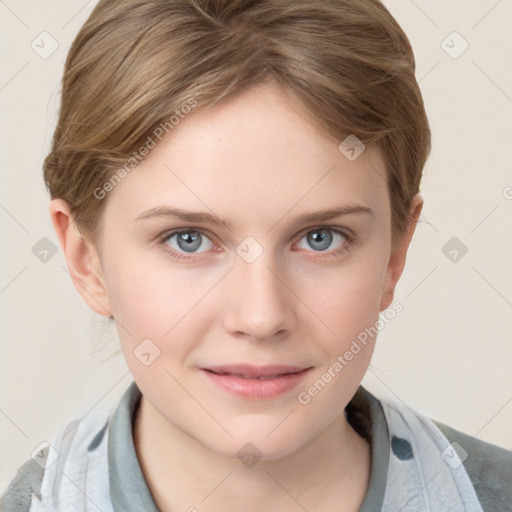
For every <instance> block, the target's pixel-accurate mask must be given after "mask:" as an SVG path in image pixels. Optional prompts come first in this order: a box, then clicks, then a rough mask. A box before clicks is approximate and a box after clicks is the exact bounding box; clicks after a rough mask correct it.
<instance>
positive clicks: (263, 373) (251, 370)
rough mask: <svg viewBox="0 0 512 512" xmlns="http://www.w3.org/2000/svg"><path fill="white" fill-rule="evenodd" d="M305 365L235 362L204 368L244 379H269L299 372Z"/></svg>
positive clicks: (218, 373)
mask: <svg viewBox="0 0 512 512" xmlns="http://www.w3.org/2000/svg"><path fill="white" fill-rule="evenodd" d="M306 368H307V367H305V366H290V365H283V364H275V365H270V366H252V365H249V364H234V365H223V366H211V367H208V368H204V370H207V371H210V372H213V373H216V374H217V375H230V376H233V377H241V378H243V379H260V380H267V379H273V378H276V377H279V376H281V375H288V374H292V373H299V372H301V371H302V370H305V369H306Z"/></svg>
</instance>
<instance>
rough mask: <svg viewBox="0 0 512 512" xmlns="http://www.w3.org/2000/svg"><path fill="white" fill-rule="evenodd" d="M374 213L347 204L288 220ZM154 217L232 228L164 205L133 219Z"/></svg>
mask: <svg viewBox="0 0 512 512" xmlns="http://www.w3.org/2000/svg"><path fill="white" fill-rule="evenodd" d="M364 214H366V215H370V216H373V215H374V211H373V210H372V209H371V208H369V207H368V206H364V205H361V204H348V205H344V206H341V207H337V208H329V209H327V210H320V211H316V212H311V213H304V214H302V215H299V216H298V217H295V218H294V219H292V220H291V221H290V223H294V224H306V223H309V222H323V221H326V220H330V219H334V218H336V217H342V216H345V215H364ZM154 217H176V218H178V219H181V220H182V221H184V222H191V223H198V224H200V223H204V224H211V225H214V226H220V225H224V226H227V227H228V228H229V229H231V228H232V224H231V223H230V222H227V221H225V220H224V219H221V218H220V217H218V216H217V215H213V214H211V213H207V212H193V211H189V210H180V209H178V208H173V207H170V206H166V205H160V206H156V207H155V208H150V209H149V210H146V211H144V212H142V213H140V214H139V215H138V216H137V217H136V218H135V220H142V219H149V218H154Z"/></svg>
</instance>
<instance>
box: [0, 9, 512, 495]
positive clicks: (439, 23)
mask: <svg viewBox="0 0 512 512" xmlns="http://www.w3.org/2000/svg"><path fill="white" fill-rule="evenodd" d="M95 4H96V1H95V0H93V1H90V2H86V1H78V0H73V1H70V0H66V1H64V0H60V1H57V0H51V1H50V0H47V1H45V2H40V1H38V0H30V1H28V0H25V1H23V0H20V1H14V0H3V1H1V2H0V29H1V30H0V37H1V39H2V48H3V51H2V66H1V71H0V73H1V74H0V108H1V114H2V120H1V123H0V126H1V130H2V133H1V152H0V164H1V172H2V186H1V189H0V190H1V191H0V221H1V224H0V225H1V230H2V232H1V235H2V251H1V275H0V306H1V315H2V317H1V322H2V323H1V325H2V326H3V331H2V352H1V357H0V364H1V367H0V375H1V388H0V440H1V441H0V442H1V447H0V450H1V452H0V453H1V456H0V491H3V490H4V488H5V487H6V486H7V484H8V482H9V481H10V480H11V478H12V477H13V476H14V473H15V471H16V468H17V467H19V465H21V464H22V463H23V462H24V461H25V460H27V459H28V458H29V457H30V454H31V452H32V451H33V450H34V449H35V448H36V447H37V446H38V444H39V443H40V442H41V441H43V440H49V439H51V437H52V435H53V434H54V433H55V431H56V430H57V429H58V428H59V427H60V426H62V425H63V423H64V422H67V421H68V420H69V419H70V418H71V417H72V416H74V415H81V416H83V415H84V414H85V413H86V412H87V411H89V410H90V409H92V408H94V407H101V408H107V409H108V408H110V407H113V406H114V404H115V403H116V402H117V401H118V400H119V398H120V396H121V395H122V393H123V392H124V390H125V389H126V387H127V386H128V384H129V383H130V382H131V380H132V379H131V374H130V373H129V372H128V369H127V367H126V364H125V363H124V360H123V359H122V356H121V355H120V354H118V355H116V356H115V357H113V358H111V359H108V358H109V357H110V356H111V355H112V354H114V353H115V352H116V351H117V350H118V341H117V338H116V334H115V332H114V330H113V329H112V328H110V327H108V326H106V324H105V323H104V321H103V320H102V318H101V317H95V315H94V313H92V312H91V311H89V310H88V309H87V307H86V305H85V304H84V303H83V302H82V299H81V298H80V297H79V295H78V293H77V292H76V291H75V289H74V287H73V285H72V283H71V278H70V276H69V274H68V273H67V270H66V264H65V260H64V258H63V255H62V252H61V251H60V248H59V251H58V252H57V254H56V255H55V256H54V257H52V258H51V259H49V261H47V262H46V263H43V262H41V261H39V259H37V258H36V257H35V255H34V254H33V253H32V247H33V246H34V245H35V244H36V243H37V242H38V241H39V240H40V239H41V238H42V237H48V238H49V239H50V240H52V241H53V242H54V243H55V244H56V245H58V240H57V237H56V235H55V233H54V232H53V228H52V225H51V222H50V218H49V215H48V212H47V209H48V203H49V197H48V195H47V193H46V190H45V188H44V184H43V180H42V171H41V166H42V161H43V158H44V157H45V155H46V153H47V151H48V149H49V147H50V140H51V136H52V132H53V129H54V126H55V120H56V112H57V107H58V95H59V91H60V80H61V76H62V70H63V62H64V59H65V56H66V54H67V50H68V48H69V46H70V44H71V41H72V40H73V38H74V36H75V35H76V33H77V31H78V30H79V28H80V27H81V25H82V24H83V22H84V21H85V20H86V18H87V16H88V15H89V13H90V12H91V10H92V9H93V7H94V5H95ZM385 4H386V5H387V6H388V8H389V9H390V10H391V12H392V13H393V15H394V16H395V17H396V18H397V20H398V22H399V23H400V24H401V25H402V27H403V28H404V30H405V32H406V33H407V34H408V36H409V38H410V40H411V43H412V45H413V48H414V50H415V54H416V59H417V78H418V80H419V81H420V86H421V89H422V92H423V95H424V98H425V102H426V108H427V112H428V115H429V118H430V121H431V126H432V132H433V150H432V155H431V157H430V160H429V162H428V164H427V166H426V169H425V173H424V178H423V182H422V187H421V191H422V194H423V197H424V199H425V207H424V210H423V214H422V217H421V224H420V225H419V226H418V228H417V230H416V235H415V239H414V240H413V243H412V246H411V248H410V251H409V256H408V260H407V264H406V269H405V272H404V275H403V277H402V279H401V281H400V283H399V286H398V289H397V293H396V296H395V299H396V300H398V301H400V302H401V303H402V304H403V307H404V309H403V311H402V312H401V313H399V314H398V315H397V317H396V318H395V319H394V320H393V321H392V322H391V323H389V324H388V325H387V326H386V327H385V328H384V329H383V330H382V331H381V333H380V334H379V341H378V346H377V350H376V353H375V356H374V358H373V361H372V365H373V366H372V367H371V369H370V370H369V371H368V374H367V376H366V377H365V380H364V384H366V385H367V386H368V388H369V389H370V390H372V391H373V392H374V393H376V394H377V395H378V396H397V397H399V398H400V399H401V400H403V401H405V402H406V403H408V404H409V405H411V406H413V407H415V408H417V409H418V410H419V411H421V412H423V413H426V414H428V415H429V416H430V417H433V418H436V419H439V420H441V421H443V422H445V423H448V424H449V425H451V426H453V427H455V428H457V429H459V430H463V431H465V432H467V433H469V434H471V435H476V436H477V437H479V438H481V439H484V440H487V441H491V442H493V443H496V444H499V445H502V446H504V447H507V448H508V449H512V429H511V426H512V378H511V370H510V368H511V360H512V335H511V331H512V272H511V262H512V241H511V239H512V237H511V235H512V165H511V164H512V142H511V135H512V99H511V98H512V71H511V63H512V38H511V31H510V20H511V19H512V2H511V1H510V0H501V1H497V0H478V1H476V0H449V1H444V2H431V1H427V0H415V1H412V0H394V1H391V0H386V1H385ZM43 31H46V32H48V33H49V34H51V36H52V37H53V38H54V39H55V40H56V41H57V42H58V45H59V46H58V49H57V50H56V51H55V52H54V53H53V54H52V55H50V56H49V57H48V58H46V59H43V58H41V57H40V56H39V55H38V53H36V52H35V51H34V50H33V49H32V47H31V43H32V42H33V41H35V42H36V43H38V41H40V34H41V33H42V32H43ZM453 31H457V32H458V33H459V34H460V35H461V36H462V38H464V40H465V41H467V43H468V44H469V47H468V48H467V50H466V51H465V52H464V53H462V54H461V55H460V56H459V57H458V58H452V57H451V56H450V55H449V54H448V53H447V52H446V51H445V49H444V48H446V49H447V50H448V51H449V52H451V53H452V55H454V52H459V51H460V50H461V49H462V48H463V46H461V44H463V40H462V39H460V38H457V36H453V35H452V36H450V34H451V33H452V32H453ZM448 36H449V37H448ZM44 37H47V36H44ZM447 37H448V39H446V38H447ZM444 40H446V42H445V43H444V44H442V42H443V41H444ZM39 44H40V46H41V43H39ZM46 48H48V46H46ZM452 237H457V239H459V240H460V242H462V243H463V244H464V245H465V246H467V249H468V251H467V253H466V254H465V255H464V256H463V257H461V258H460V259H459V260H458V261H457V262H453V261H451V260H450V259H449V258H448V257H447V256H445V254H444V253H443V251H442V248H443V247H444V246H445V244H446V243H447V242H448V241H449V240H450V239H451V238H452ZM107 359H108V360H107Z"/></svg>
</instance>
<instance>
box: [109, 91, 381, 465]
mask: <svg viewBox="0 0 512 512" xmlns="http://www.w3.org/2000/svg"><path fill="white" fill-rule="evenodd" d="M340 142H341V141H340ZM379 175H380V176H381V177H382V176H385V168H384V164H383V162H382V159H381V157H380V154H379V152H378V151H377V150H376V148H373V147H370V146H367V147H366V149H365V151H364V152H363V153H362V154H361V155H360V156H359V157H358V158H357V159H356V160H354V161H350V160H349V159H348V158H346V156H345V155H344V154H342V153H341V152H340V150H339V149H338V143H336V142H333V141H331V140H329V139H327V138H325V136H324V135H323V134H322V133H321V132H320V131H319V130H318V129H317V128H315V127H314V126H313V125H312V124H310V122H308V121H307V120H306V118H305V117H303V116H302V115H301V114H300V110H299V108H298V107H297V105H296V104H294V103H293V102H292V101H291V100H290V99H289V98H288V97H287V96H286V94H285V93H284V92H283V91H281V90H280V89H278V88H277V86H274V85H270V84H267V85H264V86H259V87H257V88H253V89H251V90H249V91H247V92H244V93H242V94H239V95H238V96H235V97H232V98H230V99H228V100H225V101H224V102H223V103H219V104H217V105H216V106H215V107H213V108H211V109H207V110H198V111H193V112H192V113H190V114H189V115H188V116H187V117H185V118H184V119H182V120H181V121H180V123H179V125H178V126H176V127H175V128H174V130H173V131H172V132H170V134H169V135H168V136H167V138H164V139H163V140H162V142H161V143H159V145H158V146H157V147H156V148H154V149H153V150H152V151H151V153H150V154H149V155H148V156H147V157H146V158H145V159H144V160H143V161H142V162H141V163H140V164H139V165H138V167H136V168H135V169H134V170H133V171H132V172H131V173H129V174H128V175H127V176H126V177H125V178H124V179H123V181H122V182H121V183H120V184H118V185H117V186H116V187H115V188H114V189H113V190H112V191H111V192H109V194H108V197H107V198H106V199H104V200H106V201H107V204H106V208H105V211H104V218H103V225H102V230H101V238H100V244H99V247H100V248H101V249H100V250H99V262H100V265H101V272H102V274H103V278H102V279H103V281H104V285H105V288H106V293H107V295H108V304H109V307H110V309H111V312H112V315H113V316H114V318H115V319H116V321H117V326H118V333H119V338H120V342H121V346H122V351H123V353H124V357H125V359H126V361H127V364H128V366H129V368H130V370H131V372H132V375H133V377H134V379H135V381H136V382H137V384H138V386H139V388H140V389H141V391H142V393H143V395H144V400H145V401H146V403H147V404H148V406H149V407H151V408H153V410H154V412H155V414H156V415H158V417H159V418H160V419H161V421H163V422H164V423H166V424H168V425H169V426H172V428H178V429H179V430H181V431H183V432H185V433H187V434H188V435H190V436H192V438H194V439H196V440H197V441H198V442H200V443H201V444H202V445H204V446H206V447H208V448H209V449H211V450H214V451H215V452H217V453H219V454H225V455H230V456H236V453H237V452H238V450H240V448H241V447H242V446H243V445H244V444H245V443H246V442H252V443H253V444H254V445H255V446H256V447H258V449H259V450H260V451H261V452H262V454H263V457H264V458H268V459H272V458H276V457H280V456H284V455H286V454H288V453H291V452H293V451H295V450H297V449H298V448H300V447H301V446H303V445H305V444H306V443H307V442H308V441H309V440H311V439H312V438H313V437H314V436H316V435H317V434H318V433H319V432H321V431H322V430H324V429H325V428H326V427H327V426H328V425H329V424H331V423H332V422H333V421H334V420H335V419H336V418H339V417H340V415H341V414H343V409H344V407H345V406H346V405H347V403H348V402H349V400H350V399H351V397H352V396H353V394H354V393H355V391H356V389H357V387H358V386H359V384H360V381H361V379H362V378H363V375H364V373H365V371H366V369H367V367H368V365H369V362H370V358H371V355H372V351H373V348H374V342H375V340H374V339H372V338H370V337H368V338H367V341H366V345H363V344H362V343H359V345H360V351H359V352H357V353H356V354H353V357H352V358H351V360H347V359H346V358H344V357H343V356H344V354H345V353H346V352H347V351H350V348H351V346H353V345H352V344H353V341H354V340H355V339H357V336H358V335H359V334H360V333H361V332H363V331H364V330H365V328H368V327H371V326H374V325H375V323H376V322H377V320H378V317H379V311H382V310H384V309H385V308H386V307H387V306H389V303H390V297H389V294H387V295H386V294H385V293H384V290H385V287H386V286H387V285H389V282H390V273H391V270H390V261H391V260H390V250H391V245H390V240H391V207H390V201H389V197H388V192H387V186H386V183H385V181H384V179H382V178H381V177H379ZM349 208H351V210H349ZM171 209H172V210H183V211H187V212H193V213H198V212H203V213H206V214H208V215H209V216H211V217H212V218H214V219H221V220H219V221H218V222H213V221H211V220H208V219H206V218H199V217H198V216H196V217H188V218H186V217H184V216H182V217H180V216H176V215H173V214H172V212H171V211H170V210H171ZM334 209H347V211H346V212H345V214H341V215H336V216H332V215H331V216H330V217H329V218H327V217H326V216H324V217H323V218H321V217H317V218H314V219H302V220H301V219H300V217H302V216H304V215H306V214H318V213H319V212H321V211H325V210H334ZM353 352H354V351H353ZM339 357H342V358H343V361H344V362H343V363H341V362H340V359H339ZM336 362H338V363H339V364H338V365H336ZM238 364H248V365H252V366H256V367H266V366H269V365H286V366H292V367H294V370H293V371H296V370H297V369H305V371H303V372H302V373H300V374H296V375H289V376H281V377H278V378H275V377H274V378H270V379H255V378H253V379H244V378H242V377H233V376H227V377H226V376H225V377H220V376H215V375H214V374H213V373H212V372H210V371H208V370H207V369H211V368H214V367H219V366H223V365H238ZM340 365H341V367H342V368H341V369H340ZM306 369H307V370H306ZM247 371H249V370H247ZM269 371H270V372H272V371H273V372H274V374H276V372H277V373H284V372H285V371H291V369H289V368H288V369H285V370H283V369H281V370H279V369H278V370H276V369H271V370H269ZM233 373H236V372H233ZM326 374H328V375H330V378H329V376H327V377H326V376H325V375H326ZM247 375H248V374H247V373H246V376H247ZM319 379H320V381H321V382H322V383H323V385H321V384H319ZM244 381H245V382H244ZM315 383H316V392H315V391H308V390H311V388H312V387H315ZM226 386H227V387H226ZM228 388H229V389H228ZM292 412H293V414H291V413H292ZM288 415H289V416H288ZM283 418H287V419H285V420H284V421H283ZM276 425H279V426H278V427H276ZM270 433H271V435H270Z"/></svg>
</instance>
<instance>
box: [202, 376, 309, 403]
mask: <svg viewBox="0 0 512 512" xmlns="http://www.w3.org/2000/svg"><path fill="white" fill-rule="evenodd" d="M309 370H311V368H307V369H305V370H302V371H301V372H297V373H288V374H284V375H279V376H277V377H274V378H272V379H263V380H262V379H244V378H243V377H236V376H235V375H219V374H217V373H213V372H212V371H209V370H204V369H201V371H202V372H203V373H205V374H206V375H207V376H208V378H210V379H211V380H212V381H213V382H214V383H215V384H216V385H217V386H219V388H221V389H223V390H224V391H229V392H230V393H233V394H234V395H237V396H241V397H244V398H250V399H253V400H264V399H266V398H274V397H276V396H278V395H281V394H283V393H285V392H286V391H289V390H290V389H293V388H294V387H295V386H297V385H298V384H299V383H300V382H301V381H302V379H304V377H305V375H306V374H307V373H308V372H309Z"/></svg>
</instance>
